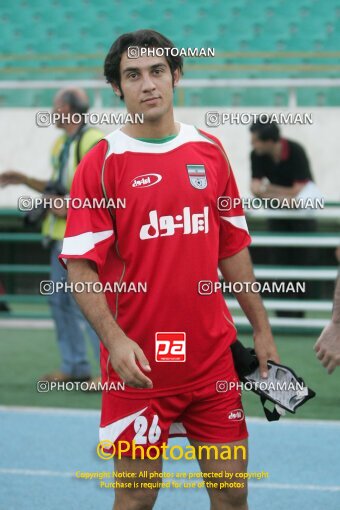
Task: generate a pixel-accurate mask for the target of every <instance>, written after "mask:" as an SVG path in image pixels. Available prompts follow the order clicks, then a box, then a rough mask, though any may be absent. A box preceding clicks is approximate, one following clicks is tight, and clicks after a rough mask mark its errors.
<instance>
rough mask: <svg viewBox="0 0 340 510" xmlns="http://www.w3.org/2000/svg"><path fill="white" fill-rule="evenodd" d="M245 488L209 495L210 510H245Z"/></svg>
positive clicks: (215, 492)
mask: <svg viewBox="0 0 340 510" xmlns="http://www.w3.org/2000/svg"><path fill="white" fill-rule="evenodd" d="M247 495H248V491H247V487H246V486H245V487H242V488H241V487H240V488H232V489H230V488H229V489H222V490H219V491H213V493H211V494H210V499H211V503H212V508H213V509H214V510H215V509H216V510H220V509H228V510H229V509H230V510H231V509H232V510H234V509H235V510H247V508H248V506H247Z"/></svg>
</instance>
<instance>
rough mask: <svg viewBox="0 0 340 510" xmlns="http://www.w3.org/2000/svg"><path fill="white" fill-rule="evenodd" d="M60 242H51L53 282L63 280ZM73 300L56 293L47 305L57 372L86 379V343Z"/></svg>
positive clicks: (63, 294) (62, 293) (64, 276)
mask: <svg viewBox="0 0 340 510" xmlns="http://www.w3.org/2000/svg"><path fill="white" fill-rule="evenodd" d="M60 249H61V248H60V243H58V242H54V243H53V245H52V249H51V275H50V278H51V280H52V281H53V282H60V281H64V282H65V281H66V278H67V273H66V271H65V269H64V268H63V267H62V266H61V264H60V262H59V261H58V255H59V254H60ZM72 301H73V297H72V295H71V294H69V293H65V292H63V291H62V290H60V291H59V292H57V293H54V294H52V295H51V296H50V299H49V303H50V306H51V310H52V315H53V319H54V321H55V325H56V331H57V339H58V345H59V350H60V355H61V372H62V373H64V374H66V375H69V376H74V377H80V378H82V377H84V378H85V377H89V376H90V371H91V369H90V365H89V362H88V360H87V356H86V344H85V339H84V334H83V331H82V329H81V320H80V319H81V312H80V310H79V309H78V308H76V304H75V303H74V306H72Z"/></svg>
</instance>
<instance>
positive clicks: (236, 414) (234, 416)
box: [228, 409, 244, 421]
mask: <svg viewBox="0 0 340 510" xmlns="http://www.w3.org/2000/svg"><path fill="white" fill-rule="evenodd" d="M243 419H244V412H243V409H234V410H233V411H230V413H229V414H228V420H231V421H242V420H243Z"/></svg>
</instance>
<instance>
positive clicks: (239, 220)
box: [221, 216, 249, 234]
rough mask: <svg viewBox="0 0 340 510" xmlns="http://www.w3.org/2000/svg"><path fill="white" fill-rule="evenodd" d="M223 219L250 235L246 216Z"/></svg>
mask: <svg viewBox="0 0 340 510" xmlns="http://www.w3.org/2000/svg"><path fill="white" fill-rule="evenodd" d="M221 218H222V220H225V221H228V222H229V223H231V224H232V225H234V227H236V228H241V229H242V230H245V231H246V232H248V234H249V230H248V225H247V222H246V218H245V217H244V216H221Z"/></svg>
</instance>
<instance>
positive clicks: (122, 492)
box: [113, 457, 162, 510]
mask: <svg viewBox="0 0 340 510" xmlns="http://www.w3.org/2000/svg"><path fill="white" fill-rule="evenodd" d="M115 471H119V472H123V471H127V472H129V473H135V474H136V477H135V478H130V477H122V478H116V479H115V481H116V482H125V483H128V482H132V484H133V482H135V483H137V484H139V486H138V488H133V489H115V501H114V505H113V510H151V509H152V508H153V506H154V504H155V502H156V499H157V495H158V489H157V488H156V489H148V488H143V487H141V484H143V483H150V482H156V481H157V482H161V481H162V478H161V476H156V477H153V478H152V480H150V478H148V477H143V476H141V477H139V474H140V472H141V471H147V472H148V473H150V472H154V471H156V472H158V473H159V474H161V473H162V460H161V458H159V459H155V460H150V459H144V460H142V459H138V458H136V459H131V458H130V457H122V458H121V459H115Z"/></svg>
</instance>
